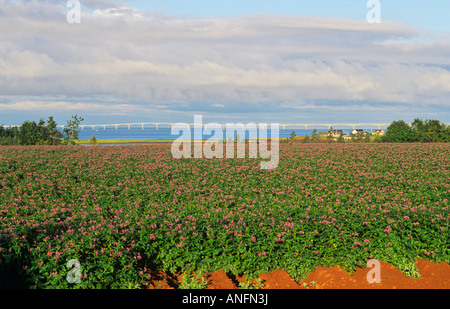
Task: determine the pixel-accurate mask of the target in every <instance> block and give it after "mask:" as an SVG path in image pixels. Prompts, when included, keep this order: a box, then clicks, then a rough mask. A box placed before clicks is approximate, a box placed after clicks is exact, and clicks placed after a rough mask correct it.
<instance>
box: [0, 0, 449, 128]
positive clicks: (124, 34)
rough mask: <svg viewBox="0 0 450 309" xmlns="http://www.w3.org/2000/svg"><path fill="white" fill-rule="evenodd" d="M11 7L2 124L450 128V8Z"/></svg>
mask: <svg viewBox="0 0 450 309" xmlns="http://www.w3.org/2000/svg"><path fill="white" fill-rule="evenodd" d="M66 2H67V1H65V0H49V1H39V0H0V29H9V30H8V31H2V32H0V42H2V43H1V44H0V124H4V125H8V124H20V123H22V122H23V121H25V120H35V121H38V120H39V118H41V117H42V118H44V119H46V118H47V117H48V116H50V115H52V116H54V117H55V119H56V121H57V122H58V123H61V124H63V123H65V122H66V121H67V119H69V118H70V116H71V115H73V114H78V115H81V116H82V117H83V118H84V119H85V122H84V123H85V124H91V123H92V124H101V123H120V122H179V121H180V122H192V120H193V117H194V115H196V114H197V115H198V114H199V115H203V119H204V121H205V122H209V121H211V122H212V121H214V122H222V123H225V122H230V121H235V122H238V121H239V122H249V121H251V122H280V123H324V122H326V123H342V122H345V123H347V122H348V123H354V122H358V123H361V122H370V123H374V122H375V123H389V122H392V121H393V120H398V119H403V120H405V121H412V120H413V119H414V118H416V117H418V118H422V119H431V118H432V119H438V120H441V121H443V122H447V123H449V122H450V18H449V17H448V12H450V1H445V2H444V1H437V0H431V1H417V0H416V1H406V0H395V1H394V0H390V1H388V0H380V3H381V23H380V24H371V23H368V22H367V20H366V16H367V13H368V12H369V10H370V8H368V7H367V5H366V4H367V1H366V0H342V1H331V0H317V1H301V0H291V1H289V0H278V1H269V0H259V1H256V0H246V1H235V0H228V1H213V0H209V1H206V0H197V1H196V0H152V1H142V0H80V2H81V5H82V10H81V12H80V13H81V23H80V24H70V23H68V22H67V20H66V15H67V12H68V9H67V8H66Z"/></svg>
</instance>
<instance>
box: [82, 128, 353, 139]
mask: <svg viewBox="0 0 450 309" xmlns="http://www.w3.org/2000/svg"><path fill="white" fill-rule="evenodd" d="M313 130H314V129H308V130H305V129H286V130H283V129H282V128H280V131H279V137H281V138H286V137H290V136H291V133H292V131H294V132H295V134H296V135H297V136H305V135H311V133H312V132H313ZM327 131H328V130H327V129H323V130H320V129H317V132H327ZM351 131H352V129H343V133H344V134H349V133H350V132H351ZM79 132H80V133H79V136H78V138H79V139H90V138H91V137H92V136H93V135H94V136H95V137H96V138H97V139H104V140H114V139H120V140H146V139H151V140H155V139H158V140H171V139H177V138H179V137H180V136H181V135H182V133H181V132H180V133H179V134H172V132H171V129H170V128H159V129H158V130H156V129H155V128H144V130H142V128H130V129H128V128H127V127H125V128H123V127H119V128H117V130H116V129H115V128H106V129H103V128H101V127H96V128H95V129H92V128H90V127H85V128H84V129H82V130H81V129H80V131H79ZM191 135H192V137H191V138H192V139H195V138H196V137H195V136H194V130H191ZM212 135H213V134H210V135H206V134H203V136H202V138H203V139H208V138H210V137H211V136H212ZM235 136H236V132H235ZM258 136H259V134H258ZM246 137H247V138H248V132H246ZM267 137H271V134H270V128H269V129H268V130H267ZM223 139H226V130H224V132H223Z"/></svg>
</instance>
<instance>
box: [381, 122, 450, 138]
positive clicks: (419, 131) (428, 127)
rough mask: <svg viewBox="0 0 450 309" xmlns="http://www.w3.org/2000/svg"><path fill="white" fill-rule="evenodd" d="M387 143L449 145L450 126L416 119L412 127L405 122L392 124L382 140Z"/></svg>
mask: <svg viewBox="0 0 450 309" xmlns="http://www.w3.org/2000/svg"><path fill="white" fill-rule="evenodd" d="M381 141H382V142H387V143H448V142H450V126H448V125H446V124H445V123H442V122H440V121H439V120H425V121H424V120H421V119H418V118H416V119H414V121H413V122H412V123H411V125H409V124H407V123H406V122H405V121H403V120H399V121H394V122H392V123H391V124H390V125H389V127H388V128H387V130H386V134H385V135H383V136H382V138H381Z"/></svg>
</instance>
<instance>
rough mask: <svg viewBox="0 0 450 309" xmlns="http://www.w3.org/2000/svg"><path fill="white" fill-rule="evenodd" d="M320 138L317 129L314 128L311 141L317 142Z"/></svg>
mask: <svg viewBox="0 0 450 309" xmlns="http://www.w3.org/2000/svg"><path fill="white" fill-rule="evenodd" d="M317 139H318V134H317V129H314V130H313V131H312V133H311V141H312V142H315V141H316V140H317Z"/></svg>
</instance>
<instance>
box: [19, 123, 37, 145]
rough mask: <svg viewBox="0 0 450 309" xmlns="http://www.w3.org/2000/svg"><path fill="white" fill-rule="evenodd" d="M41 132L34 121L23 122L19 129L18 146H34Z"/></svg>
mask: <svg viewBox="0 0 450 309" xmlns="http://www.w3.org/2000/svg"><path fill="white" fill-rule="evenodd" d="M40 135H41V132H40V129H39V127H38V125H37V124H36V122H35V121H28V120H27V121H25V122H24V123H22V125H21V127H20V129H19V143H20V145H36V144H37V143H38V141H39V138H40Z"/></svg>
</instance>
